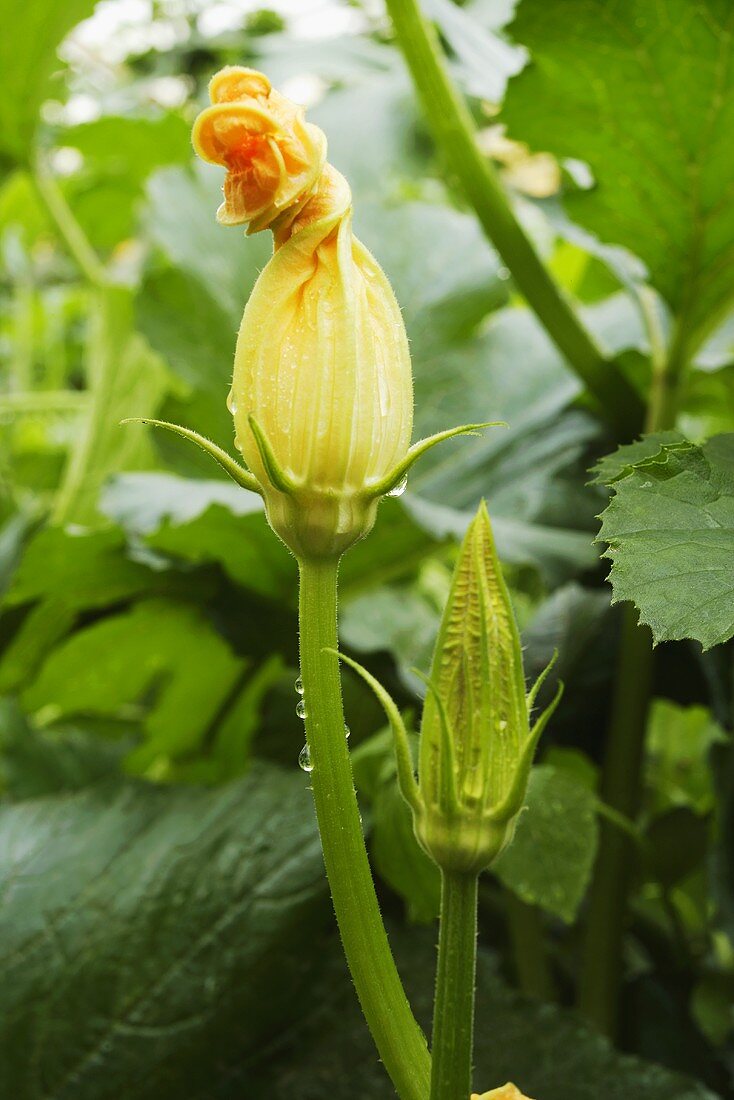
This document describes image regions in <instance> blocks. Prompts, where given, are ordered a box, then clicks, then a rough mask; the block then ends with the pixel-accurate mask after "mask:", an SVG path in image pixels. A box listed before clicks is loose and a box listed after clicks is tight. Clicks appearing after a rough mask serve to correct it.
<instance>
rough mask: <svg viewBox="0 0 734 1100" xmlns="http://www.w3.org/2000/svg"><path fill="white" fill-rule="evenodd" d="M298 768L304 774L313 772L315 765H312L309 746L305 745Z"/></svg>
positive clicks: (300, 754) (299, 756) (299, 758)
mask: <svg viewBox="0 0 734 1100" xmlns="http://www.w3.org/2000/svg"><path fill="white" fill-rule="evenodd" d="M298 766H299V768H301V770H302V771H304V772H312V771H313V764H312V763H311V753H310V752H309V751H308V745H304V746H303V748H302V749H301V751H300V753H299V755H298Z"/></svg>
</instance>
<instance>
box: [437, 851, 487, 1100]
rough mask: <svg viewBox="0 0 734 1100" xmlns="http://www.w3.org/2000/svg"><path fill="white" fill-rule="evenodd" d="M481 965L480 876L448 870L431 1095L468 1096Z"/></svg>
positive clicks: (444, 1099)
mask: <svg viewBox="0 0 734 1100" xmlns="http://www.w3.org/2000/svg"><path fill="white" fill-rule="evenodd" d="M476 967H477V876H476V875H471V874H470V875H467V874H456V873H451V872H448V871H443V872H442V874H441V931H440V934H439V941H438V966H437V969H436V1000H435V1002H434V1006H433V1042H432V1052H431V1053H432V1057H433V1069H432V1073H431V1100H465V1098H466V1097H468V1096H469V1094H470V1092H471V1078H472V1049H473V1044H474V983H475V979H476Z"/></svg>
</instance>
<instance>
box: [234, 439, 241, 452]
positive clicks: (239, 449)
mask: <svg viewBox="0 0 734 1100" xmlns="http://www.w3.org/2000/svg"><path fill="white" fill-rule="evenodd" d="M234 446H235V450H236V451H239V452H240V454H242V444H241V443H240V441H239V439H237V437H236V436H235V441H234Z"/></svg>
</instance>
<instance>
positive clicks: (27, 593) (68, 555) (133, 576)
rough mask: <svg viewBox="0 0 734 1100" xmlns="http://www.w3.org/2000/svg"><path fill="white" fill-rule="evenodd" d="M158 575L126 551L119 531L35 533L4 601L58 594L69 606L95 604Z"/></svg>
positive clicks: (140, 587) (144, 588) (145, 585)
mask: <svg viewBox="0 0 734 1100" xmlns="http://www.w3.org/2000/svg"><path fill="white" fill-rule="evenodd" d="M161 580H162V578H161V575H160V573H156V572H155V571H153V570H151V569H150V568H149V567H148V566H146V565H144V564H143V563H142V562H139V561H133V560H132V559H131V558H129V557H128V556H127V554H126V548H125V540H124V536H123V534H122V532H121V531H120V530H114V529H112V528H108V529H107V530H105V531H90V532H82V531H76V532H68V531H63V530H61V529H59V528H58V527H47V528H45V529H43V530H41V531H39V532H38V533H37V534H36V535H35V537H34V538H33V539H32V540H31V541H30V543H29V544H28V546H27V547H26V551H25V553H24V555H23V557H22V559H21V561H20V564H19V566H18V569H17V570H16V573H15V576H14V578H13V583H12V585H11V586H10V590H9V591H8V593H7V595H6V597H5V602H6V604H8V605H9V606H12V605H13V604H21V603H26V602H28V601H31V600H39V599H43V598H44V597H47V596H54V595H59V596H61V597H62V598H63V600H64V602H65V603H66V604H68V605H69V606H70V607H73V608H78V609H81V608H88V609H90V608H98V607H107V606H109V605H110V604H113V603H116V602H118V601H121V600H124V599H128V598H130V597H132V596H137V595H141V594H142V593H145V592H150V591H151V590H153V589H155V588H157V587H158V585H159V584H160V583H161Z"/></svg>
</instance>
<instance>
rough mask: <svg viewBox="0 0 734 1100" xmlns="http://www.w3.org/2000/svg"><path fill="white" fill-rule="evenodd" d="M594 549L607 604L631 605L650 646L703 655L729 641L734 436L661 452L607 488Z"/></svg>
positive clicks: (733, 618) (733, 623)
mask: <svg viewBox="0 0 734 1100" xmlns="http://www.w3.org/2000/svg"><path fill="white" fill-rule="evenodd" d="M599 541H602V542H607V543H608V544H609V549H608V551H607V553H606V555H605V556H606V557H608V558H610V559H611V561H612V569H611V572H610V574H609V579H610V581H611V583H612V588H613V591H614V602H619V601H621V600H632V601H633V602H634V603H635V604H636V606H637V607H638V608H639V611H640V620H641V622H644V623H647V624H648V625H649V626H650V627H651V629H652V632H653V636H654V638H655V641H656V642H662V641H670V640H674V639H680V638H693V639H694V640H696V641H698V642H700V643H701V645H702V646H703V648H704V649H708V648H710V647H711V646H713V645H717V644H718V643H720V642H725V641H726V640H727V639H728V638H730V637H731V636H732V634H734V602H733V601H732V598H731V596H732V592H734V435H720V436H715V437H714V438H713V439H711V440H709V442H708V443H705V444H704V445H703V446H701V447H690V448H688V449H684V450H680V447H679V445H678V444H673V449H672V450H670V449H669V448H667V447H665V446H664V447H663V449H662V451H661V452H660V453H659V455H657V456H655V457H654V458H653V459H652V460H650V459H644V460H643V461H642V462H641V463H640V464H639V465H637V466H634V467H632V470H631V472H630V473H628V474H627V475H626V476H623V477H622V478H621V480H619V481H617V482H615V484H614V496H613V498H612V500H611V503H610V504H609V506H608V508H607V509H606V511H605V512H604V513H603V515H602V527H601V531H600V533H599Z"/></svg>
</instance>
